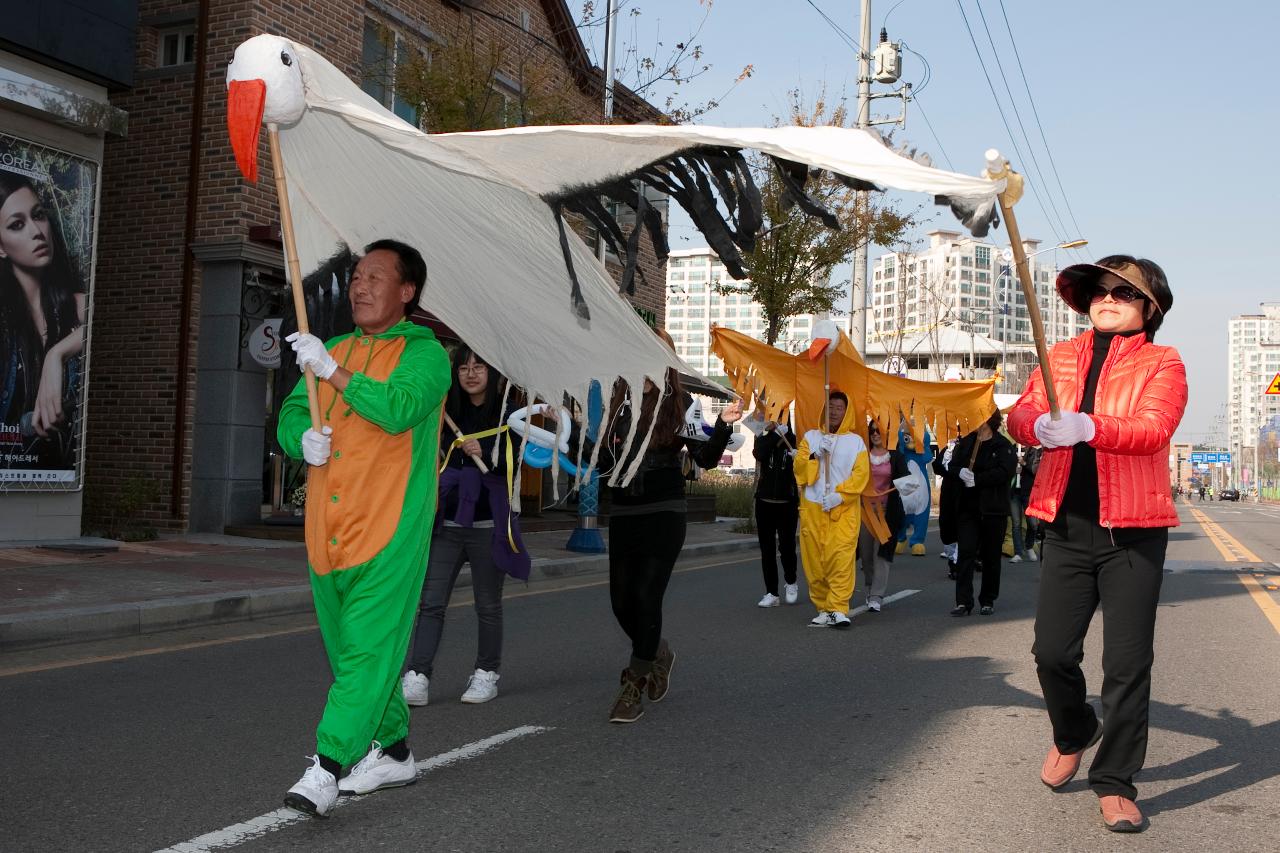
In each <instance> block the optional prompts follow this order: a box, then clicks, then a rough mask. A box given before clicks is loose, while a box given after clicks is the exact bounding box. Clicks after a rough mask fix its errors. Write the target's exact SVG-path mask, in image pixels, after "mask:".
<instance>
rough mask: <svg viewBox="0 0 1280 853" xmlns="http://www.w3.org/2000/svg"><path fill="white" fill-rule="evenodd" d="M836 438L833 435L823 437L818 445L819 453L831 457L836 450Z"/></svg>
mask: <svg viewBox="0 0 1280 853" xmlns="http://www.w3.org/2000/svg"><path fill="white" fill-rule="evenodd" d="M835 446H836V437H835V436H834V435H832V434H831V433H826V434H825V435H823V436H822V441H821V442H820V443H819V444H818V452H819V453H822V454H824V455H826V456H830V455H831V451H832V450H834V449H835Z"/></svg>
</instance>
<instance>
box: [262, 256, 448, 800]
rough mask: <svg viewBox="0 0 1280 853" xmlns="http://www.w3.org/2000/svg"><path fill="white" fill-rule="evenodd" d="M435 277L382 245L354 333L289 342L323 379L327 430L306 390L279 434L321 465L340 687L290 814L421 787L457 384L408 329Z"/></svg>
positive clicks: (316, 586)
mask: <svg viewBox="0 0 1280 853" xmlns="http://www.w3.org/2000/svg"><path fill="white" fill-rule="evenodd" d="M426 274H427V267H426V263H425V262H424V261H423V259H422V255H420V254H419V253H418V252H417V250H415V249H413V248H412V247H410V246H407V245H405V244H403V243H399V242H397V241H394V240H379V241H377V242H375V243H371V244H370V245H369V246H367V247H366V248H365V255H364V257H363V258H361V259H360V261H359V263H357V264H356V268H355V271H354V272H353V273H352V276H351V285H350V288H349V294H348V295H349V298H350V301H351V314H352V317H353V319H354V320H355V324H356V330H355V332H353V333H352V334H348V335H340V336H338V337H336V338H333V339H332V340H330V341H328V342H327V343H326V342H323V341H321V340H320V339H319V338H317V337H315V336H314V335H310V334H304V333H295V334H293V335H290V336H289V337H288V339H287V340H288V341H289V342H290V344H291V345H292V347H293V350H294V352H295V353H296V354H297V359H298V367H299V368H300V369H304V368H311V370H312V371H313V372H314V373H315V375H316V378H317V379H319V380H320V382H319V383H318V384H319V403H320V417H321V424H322V426H321V428H320V431H319V432H317V431H316V430H315V429H313V428H312V425H311V419H310V415H309V410H308V403H307V393H306V387H305V384H304V383H305V379H304V380H303V381H300V382H299V383H298V385H297V387H296V388H294V390H293V392H292V393H291V394H290V395H289V397H288V398H287V399H286V400H285V402H284V405H283V406H282V407H281V410H280V423H279V429H278V431H277V434H278V437H279V440H280V446H281V447H282V448H284V451H285V453H287V454H289V455H290V456H293V457H295V458H298V457H301V458H304V459H306V461H307V463H308V465H309V466H310V467H309V468H308V479H307V503H306V507H307V518H306V540H307V559H308V563H309V568H310V572H309V573H310V576H311V590H312V595H313V597H314V599H315V606H316V619H317V621H318V622H319V623H320V633H321V636H322V637H323V638H324V646H325V651H326V652H327V653H328V656H329V665H330V667H331V668H332V669H333V686H332V687H330V688H329V697H328V700H327V701H326V703H325V709H324V715H323V716H322V717H321V718H320V725H319V727H318V728H317V730H316V755H315V757H314V758H313V759H312V766H311V767H309V768H307V771H306V773H304V774H303V776H302V779H300V780H299V781H298V784H296V785H294V786H293V788H291V789H290V790H289V793H288V794H287V795H286V796H285V804H286V805H289V806H291V807H293V808H295V809H298V810H299V811H303V812H306V813H308V814H313V815H315V816H317V817H324V816H326V815H327V814H328V812H329V811H330V809H332V808H333V805H334V803H335V802H336V800H337V798H338V794H339V792H341V793H344V794H347V793H350V794H365V793H369V792H371V791H375V790H377V789H378V788H384V787H390V786H393V785H407V784H410V783H411V782H413V781H414V780H415V779H416V778H417V767H416V765H415V763H414V760H413V754H412V753H411V752H410V751H409V747H408V744H407V742H406V737H407V736H408V733H409V708H408V706H407V705H406V704H405V701H404V696H403V694H402V693H401V690H400V670H401V667H402V665H403V663H404V656H405V652H406V650H407V647H408V643H409V634H410V631H411V630H412V628H413V620H414V616H415V615H416V613H417V609H418V599H419V597H420V595H421V590H422V580H423V576H424V574H425V572H426V565H427V551H428V548H429V547H430V544H431V529H432V522H433V519H434V517H435V510H436V477H437V475H436V467H435V463H436V450H437V448H438V447H439V436H440V413H441V407H442V405H443V402H444V397H445V393H446V392H447V391H448V389H449V380H450V375H449V359H448V356H447V355H446V354H445V351H444V348H443V347H441V346H440V344H439V342H438V341H437V340H436V338H435V335H434V334H432V333H431V331H430V330H429V329H426V328H423V327H421V326H418V325H415V324H413V323H410V322H409V321H408V319H407V315H408V313H409V311H411V310H412V308H413V306H414V305H416V304H417V300H418V297H419V295H420V292H421V290H422V287H423V285H424V284H425V283H426ZM344 769H347V772H346V773H345V774H344V773H343V770H344Z"/></svg>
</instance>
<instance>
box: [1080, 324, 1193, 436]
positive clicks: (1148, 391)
mask: <svg viewBox="0 0 1280 853" xmlns="http://www.w3.org/2000/svg"><path fill="white" fill-rule="evenodd" d="M1186 408H1187V369H1186V367H1185V366H1184V365H1183V363H1182V358H1181V357H1180V356H1179V355H1178V351H1177V350H1175V349H1174V348H1173V347H1168V348H1166V349H1165V352H1164V355H1163V356H1162V357H1161V359H1160V364H1159V365H1158V366H1157V367H1156V370H1155V372H1154V373H1153V374H1152V376H1151V378H1150V379H1149V380H1148V381H1147V385H1146V387H1145V388H1144V389H1143V390H1142V397H1141V398H1140V399H1139V401H1138V405H1137V408H1136V409H1135V410H1134V412H1133V414H1131V415H1125V416H1117V415H1090V417H1092V418H1093V422H1094V424H1095V425H1096V427H1097V430H1096V432H1095V433H1094V436H1093V441H1091V442H1089V444H1091V445H1092V446H1093V447H1094V448H1095V449H1097V450H1103V451H1106V452H1107V453H1118V454H1122V455H1131V456H1149V455H1150V454H1152V453H1157V452H1159V451H1160V450H1162V449H1163V448H1165V447H1167V446H1168V445H1169V442H1170V440H1171V439H1172V438H1173V433H1174V430H1176V429H1177V428H1178V423H1179V422H1180V421H1181V420H1182V413H1183V412H1184V411H1185V410H1186Z"/></svg>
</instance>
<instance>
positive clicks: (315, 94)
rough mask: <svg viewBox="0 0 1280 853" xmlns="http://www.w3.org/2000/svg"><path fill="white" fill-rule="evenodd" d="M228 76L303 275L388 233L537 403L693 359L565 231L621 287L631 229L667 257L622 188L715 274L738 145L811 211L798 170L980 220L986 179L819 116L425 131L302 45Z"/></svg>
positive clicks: (438, 300)
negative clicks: (766, 121) (272, 169)
mask: <svg viewBox="0 0 1280 853" xmlns="http://www.w3.org/2000/svg"><path fill="white" fill-rule="evenodd" d="M227 89H228V91H227V96H228V127H229V131H230V135H231V142H232V147H233V149H234V152H235V157H236V161H237V163H238V164H239V166H240V169H241V171H242V172H243V173H244V174H245V176H246V177H248V178H249V179H250V180H253V179H255V178H256V176H257V157H258V148H259V143H258V138H259V130H260V127H261V124H262V123H263V122H264V121H265V122H267V123H268V124H273V125H277V126H278V127H279V140H280V152H279V153H280V156H281V159H282V161H283V171H284V175H285V177H286V180H287V187H288V190H287V196H288V201H289V202H290V207H291V208H292V214H293V216H292V218H293V222H292V228H293V232H294V234H295V237H296V245H297V253H298V256H299V259H300V268H301V277H302V278H304V279H306V278H308V277H309V276H313V275H315V274H316V273H317V272H321V271H323V270H324V269H325V268H326V264H327V263H329V262H330V261H331V260H332V259H333V258H334V257H335V256H338V255H340V254H341V253H344V252H353V253H354V252H359V251H360V250H361V248H362V247H363V246H365V245H366V244H368V243H370V242H372V241H373V240H376V239H381V238H387V237H389V238H395V239H399V240H403V241H405V242H407V243H409V244H410V245H412V246H414V247H415V248H417V249H418V250H419V251H420V252H421V253H422V255H423V257H424V258H425V259H426V262H427V268H428V281H427V286H426V287H425V288H424V289H423V293H422V298H421V305H422V307H424V308H426V309H428V310H430V311H431V312H432V313H434V314H435V315H436V316H438V317H439V318H440V319H441V320H442V321H443V322H444V323H446V324H447V325H448V326H449V327H450V328H452V329H453V330H454V331H456V332H457V333H458V334H459V335H460V336H461V337H462V338H463V339H464V340H466V341H467V342H468V343H469V344H470V345H472V346H473V347H475V349H476V350H477V351H478V352H480V353H482V354H483V356H484V358H485V360H486V361H488V362H489V363H490V364H491V365H493V366H494V367H495V368H496V369H497V370H499V371H501V372H502V373H503V374H505V375H506V376H507V377H509V378H510V379H511V380H512V381H513V382H514V383H515V384H517V385H519V386H521V387H523V388H524V389H525V390H526V391H527V392H529V394H530V397H531V398H537V399H543V400H552V401H556V402H559V401H560V400H561V399H562V396H563V395H565V394H568V395H569V396H570V397H572V398H574V399H576V400H579V401H585V400H586V398H587V394H588V390H589V388H590V385H591V382H592V381H593V380H596V381H599V382H601V383H602V385H603V387H605V388H608V387H611V385H612V383H613V381H614V380H615V379H616V378H621V379H623V380H626V381H627V382H628V383H630V385H631V387H633V388H638V387H640V386H641V385H642V383H643V380H644V379H645V378H649V379H652V380H654V381H655V383H656V384H657V385H658V386H659V387H663V385H664V382H663V377H664V375H665V371H666V369H667V368H669V367H674V368H677V369H679V370H682V371H685V372H692V371H691V370H690V368H689V367H688V366H687V365H685V364H684V363H683V362H682V361H681V360H680V359H679V358H678V357H677V356H676V355H675V354H674V353H672V351H671V350H670V349H668V348H667V347H666V346H665V345H664V344H663V343H662V342H661V341H660V340H659V339H658V338H657V337H656V336H655V335H654V334H653V333H652V331H651V330H650V329H649V328H648V327H647V326H646V325H645V324H644V322H643V321H642V320H641V319H640V317H639V315H637V314H636V312H635V310H634V309H633V308H632V307H631V305H630V304H628V303H627V302H626V300H624V299H621V298H619V296H618V287H617V286H616V285H615V284H614V282H613V281H612V279H611V278H610V276H609V274H608V272H607V271H606V269H605V268H604V266H603V265H602V264H601V263H600V262H599V261H598V260H597V259H596V257H595V256H594V253H593V252H592V251H591V250H590V249H589V248H588V247H587V246H586V245H585V244H584V243H583V242H582V240H580V239H579V238H578V237H577V236H576V235H575V234H574V233H573V232H572V231H571V230H569V229H567V228H566V226H565V224H564V220H563V217H562V213H563V212H565V211H575V212H579V213H582V214H583V215H585V216H587V217H588V219H589V220H590V221H592V222H593V223H594V224H596V226H597V227H598V228H599V229H600V230H601V233H602V234H603V235H604V237H605V238H606V240H608V241H609V242H610V245H611V246H612V247H613V248H614V250H615V251H616V252H617V253H618V255H619V257H621V258H623V259H624V265H625V267H626V273H625V275H624V281H623V290H631V289H633V288H634V274H635V272H634V271H635V269H636V267H635V257H636V254H637V249H638V245H639V240H640V235H641V232H642V230H643V231H647V232H648V233H649V234H650V236H651V238H652V239H653V240H654V243H655V246H656V248H657V250H658V252H659V255H660V257H665V253H666V242H665V236H664V235H663V224H662V220H661V217H660V216H659V215H658V214H657V212H656V211H655V210H654V209H653V208H652V207H651V206H650V205H649V204H648V202H647V200H646V197H645V195H644V194H643V193H639V192H638V187H640V186H641V185H644V186H648V187H650V188H652V189H654V190H658V191H660V192H663V193H665V194H666V195H668V196H669V197H671V198H675V199H676V200H677V201H678V202H679V203H681V204H682V205H683V206H684V207H685V208H686V209H687V210H688V211H689V212H690V215H691V216H692V218H693V219H694V222H695V224H697V225H698V227H699V228H700V229H701V230H702V231H703V233H704V235H705V236H706V237H707V239H708V242H709V243H710V244H711V246H712V247H713V248H714V249H715V250H716V251H717V253H718V254H720V256H721V257H722V259H723V260H724V262H725V264H726V268H727V269H728V270H729V271H730V273H731V274H733V275H739V274H740V273H742V272H743V271H742V269H741V252H743V251H746V250H747V249H749V248H750V246H751V245H752V242H753V241H754V238H755V236H756V233H757V232H758V231H759V230H760V227H761V221H760V200H759V191H758V189H757V188H756V186H755V184H754V182H753V179H752V176H751V171H750V169H749V168H748V167H747V163H746V160H745V159H744V158H743V156H742V152H743V151H744V150H745V149H756V150H759V151H761V152H764V153H765V154H767V155H768V156H770V157H771V158H773V159H774V163H775V165H776V166H777V168H778V170H779V174H781V175H782V176H783V178H784V180H785V181H788V182H789V184H790V187H791V190H792V196H793V200H794V201H795V202H796V203H797V204H799V205H801V207H802V208H804V209H805V210H806V211H807V212H810V213H812V214H814V215H818V216H824V217H829V214H827V213H826V211H824V210H822V209H821V207H820V206H819V205H818V204H817V202H815V201H814V200H813V199H812V198H810V197H808V196H807V195H806V194H805V192H804V182H805V180H806V179H807V177H808V176H809V174H811V170H812V169H826V170H830V171H831V172H833V173H835V174H837V175H839V176H842V178H843V179H845V180H846V181H849V182H851V183H853V184H856V185H857V186H860V187H865V188H895V189H904V190H910V191H917V192H927V193H930V194H933V195H934V196H936V197H938V200H939V201H940V202H943V203H947V204H950V206H951V207H952V209H953V210H954V211H956V212H957V214H958V215H959V216H960V217H961V219H962V221H964V222H965V223H966V224H967V225H968V226H969V227H970V229H971V230H972V231H973V232H974V233H975V234H979V235H980V234H983V233H985V232H986V229H987V228H988V226H989V224H990V223H991V222H992V220H993V219H994V209H995V203H996V193H997V192H998V191H999V190H1000V189H1002V188H1003V185H1004V184H1003V181H990V180H987V179H985V178H978V177H969V176H965V175H959V174H954V173H950V172H944V171H940V170H937V169H932V168H929V167H927V166H924V165H921V164H920V163H917V162H914V161H912V160H909V159H907V158H904V157H901V156H899V155H897V154H895V153H893V152H892V151H890V150H889V149H888V148H886V147H885V146H884V145H883V144H882V143H881V142H880V141H879V140H878V138H876V137H873V136H872V135H870V134H868V133H866V132H864V131H859V130H849V129H842V128H832V127H821V128H802V127H780V128H741V129H727V128H715V127H701V126H680V127H658V126H645V125H637V126H600V127H590V126H574V127H526V128H515V129H511V130H499V131H488V132H483V133H460V134H440V135H427V134H425V133H423V132H421V131H420V130H418V129H417V128H414V127H411V126H410V125H408V124H406V123H405V122H404V121H402V120H401V119H399V118H397V117H396V116H395V115H393V114H392V113H391V112H389V111H388V110H386V109H385V108H384V107H383V106H382V105H381V104H380V103H378V102H377V101H375V100H373V99H372V98H371V97H369V96H368V95H367V94H365V93H364V92H363V91H361V90H360V88H359V87H358V86H356V84H355V83H353V82H352V81H351V80H350V79H349V78H348V77H347V76H346V75H345V74H343V73H342V72H341V71H339V70H338V69H337V68H335V67H334V66H333V65H331V64H330V63H329V62H327V61H326V60H325V59H324V58H323V57H322V56H321V55H320V54H318V53H317V52H315V51H313V50H311V49H310V48H307V47H304V46H302V45H299V44H296V43H294V42H292V41H289V40H288V39H284V38H281V37H278V36H273V35H261V36H256V37H254V38H251V39H249V40H248V41H246V42H244V43H243V44H241V45H240V46H239V47H238V48H237V49H236V52H235V58H234V60H233V61H232V63H231V65H230V67H229V68H228V69H227ZM601 195H608V196H610V197H611V198H614V199H616V200H620V201H624V202H627V201H629V202H630V203H631V205H632V206H633V207H634V208H635V211H636V216H635V221H636V224H635V226H634V228H633V229H632V231H631V233H629V234H626V233H623V230H622V229H621V228H620V227H618V225H617V222H616V221H615V220H614V219H613V218H612V217H610V216H609V214H608V213H607V212H606V211H605V208H604V205H602V204H601V202H600V197H601ZM648 197H650V198H651V197H652V193H651V194H650V195H649V196H648ZM725 211H727V213H726V212H725ZM831 221H832V222H834V220H831ZM327 281H328V279H327V278H326V282H327ZM294 284H295V287H298V286H300V283H297V282H295V283H294Z"/></svg>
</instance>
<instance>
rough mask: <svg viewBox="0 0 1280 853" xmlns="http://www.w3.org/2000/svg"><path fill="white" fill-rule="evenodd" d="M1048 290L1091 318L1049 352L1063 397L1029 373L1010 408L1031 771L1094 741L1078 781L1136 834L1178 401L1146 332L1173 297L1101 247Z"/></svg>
mask: <svg viewBox="0 0 1280 853" xmlns="http://www.w3.org/2000/svg"><path fill="white" fill-rule="evenodd" d="M1057 286H1058V293H1059V295H1061V297H1062V299H1063V300H1064V301H1065V302H1066V303H1067V304H1068V305H1070V306H1071V307H1072V308H1074V309H1075V310H1076V311H1078V312H1080V313H1082V314H1088V315H1089V319H1090V321H1091V322H1092V324H1093V328H1092V329H1090V330H1089V331H1087V332H1085V333H1084V334H1082V335H1080V336H1079V337H1077V338H1075V339H1074V340H1071V341H1066V342H1063V343H1059V344H1057V345H1055V346H1054V347H1053V349H1052V351H1051V353H1050V367H1051V369H1052V374H1053V375H1052V381H1053V384H1054V388H1055V389H1056V390H1057V394H1058V402H1059V404H1060V406H1061V407H1062V411H1061V417H1060V419H1058V420H1054V419H1053V418H1052V417H1050V415H1049V413H1048V408H1049V406H1048V402H1047V399H1046V397H1045V389H1044V382H1043V380H1042V378H1041V375H1040V372H1039V371H1036V372H1035V373H1033V374H1032V376H1031V379H1030V381H1029V382H1028V383H1027V388H1026V391H1025V392H1024V393H1023V395H1022V397H1021V399H1019V400H1018V402H1017V404H1015V406H1014V408H1013V411H1012V412H1010V414H1009V431H1010V433H1012V435H1013V436H1014V438H1015V439H1016V440H1017V441H1019V442H1020V443H1022V444H1026V445H1031V446H1034V445H1039V446H1040V447H1042V448H1043V449H1044V453H1043V455H1042V457H1041V461H1040V468H1039V471H1038V472H1037V474H1036V481H1035V485H1034V487H1033V489H1032V492H1031V502H1030V506H1029V507H1028V508H1027V515H1030V516H1033V517H1035V518H1039V519H1041V520H1043V521H1044V522H1045V523H1046V524H1045V532H1044V546H1043V547H1044V550H1043V553H1042V555H1041V561H1042V562H1041V569H1040V596H1039V603H1038V606H1037V609H1036V623H1035V645H1034V647H1033V650H1032V651H1033V654H1034V655H1035V659H1036V673H1037V675H1038V676H1039V679H1040V686H1041V689H1042V690H1043V692H1044V698H1045V705H1046V706H1047V708H1048V711H1049V721H1050V723H1051V724H1052V726H1053V745H1052V746H1051V748H1050V749H1049V754H1048V756H1047V757H1046V758H1045V761H1044V765H1043V767H1042V768H1041V772H1040V779H1041V781H1042V782H1044V784H1045V785H1048V786H1049V787H1050V788H1054V789H1059V788H1062V787H1063V786H1064V785H1066V784H1067V783H1068V782H1069V781H1070V780H1071V778H1072V777H1073V776H1074V775H1075V773H1076V771H1077V770H1078V769H1079V766H1080V759H1081V755H1082V754H1083V752H1084V750H1086V749H1088V748H1089V747H1091V746H1093V745H1094V744H1095V743H1098V742H1099V740H1100V741H1101V744H1100V745H1099V746H1098V751H1097V754H1096V755H1095V756H1094V759H1093V764H1092V766H1091V767H1090V769H1089V785H1090V787H1091V788H1092V789H1093V791H1094V793H1095V794H1097V796H1098V797H1099V806H1100V809H1101V812H1102V819H1103V822H1104V824H1105V825H1106V827H1107V828H1108V829H1110V830H1112V831H1113V832H1141V831H1142V830H1143V829H1145V828H1146V826H1147V821H1146V818H1145V817H1144V816H1143V814H1142V812H1141V811H1140V810H1139V809H1138V806H1137V804H1136V803H1135V802H1134V801H1135V800H1136V798H1137V789H1136V788H1135V787H1134V784H1133V779H1134V776H1135V775H1136V774H1137V773H1138V771H1139V770H1141V769H1142V765H1143V762H1144V760H1145V758H1146V752H1147V716H1148V706H1149V704H1150V696H1151V664H1152V661H1153V660H1154V657H1155V650H1154V639H1155V622H1156V604H1157V602H1158V600H1159V597H1160V582H1161V580H1162V578H1163V575H1164V559H1165V550H1166V548H1167V546H1168V542H1169V528H1170V527H1175V526H1177V524H1178V515H1177V512H1176V511H1175V510H1174V507H1173V500H1172V499H1171V497H1170V495H1169V486H1168V483H1169V472H1168V455H1167V454H1168V446H1169V441H1170V439H1171V438H1172V437H1173V433H1174V430H1175V429H1177V426H1178V422H1179V421H1181V420H1182V413H1183V410H1184V409H1185V408H1186V405H1187V376H1186V369H1185V368H1184V367H1183V364H1182V359H1181V358H1180V357H1179V356H1178V353H1177V351H1176V350H1174V349H1173V348H1172V347H1164V346H1157V345H1156V344H1155V343H1154V342H1153V341H1154V339H1155V334H1156V331H1157V330H1158V329H1159V328H1160V325H1161V323H1162V322H1163V321H1164V317H1165V314H1167V313H1168V311H1169V309H1170V308H1171V307H1172V306H1173V294H1172V293H1171V292H1170V290H1169V285H1168V282H1167V281H1166V279H1165V275H1164V271H1163V270H1161V269H1160V267H1159V266H1158V265H1156V264H1155V263H1153V262H1152V261H1149V260H1145V259H1139V258H1134V257H1131V256H1129V255H1110V256H1108V257H1105V258H1103V259H1102V260H1100V261H1098V262H1097V263H1096V264H1077V265H1075V266H1071V267H1068V268H1067V269H1065V270H1063V271H1062V272H1061V273H1060V274H1059V275H1058V280H1057ZM1099 606H1101V607H1102V613H1103V620H1104V628H1105V635H1104V637H1103V649H1102V671H1103V677H1102V721H1101V722H1100V721H1099V720H1098V715H1097V713H1096V712H1095V711H1094V709H1093V707H1092V706H1091V705H1090V704H1089V703H1088V702H1087V701H1086V699H1085V696H1086V691H1085V679H1084V673H1083V672H1082V671H1081V669H1080V662H1081V660H1082V659H1083V657H1084V638H1085V634H1086V632H1087V631H1088V629H1089V622H1090V620H1091V619H1092V617H1093V614H1094V611H1096V610H1097V608H1098V607H1099Z"/></svg>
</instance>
